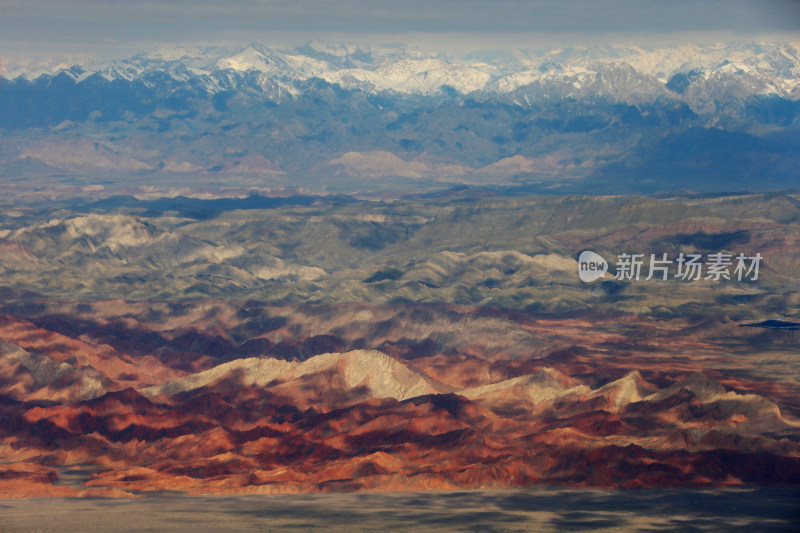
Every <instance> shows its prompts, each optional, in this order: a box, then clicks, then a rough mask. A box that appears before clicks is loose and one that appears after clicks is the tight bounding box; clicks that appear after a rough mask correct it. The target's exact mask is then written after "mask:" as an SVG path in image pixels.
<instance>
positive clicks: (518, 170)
mask: <svg viewBox="0 0 800 533" xmlns="http://www.w3.org/2000/svg"><path fill="white" fill-rule="evenodd" d="M799 49H800V44H798V43H794V44H792V43H777V44H763V43H762V44H756V43H744V44H735V45H722V44H719V45H709V46H697V45H684V46H676V47H666V48H655V49H643V48H639V47H625V46H604V47H593V48H592V47H590V48H564V49H561V48H559V49H551V50H544V51H530V50H522V51H515V52H483V53H472V54H466V55H464V56H462V57H451V56H446V55H443V54H430V53H424V52H420V51H417V50H413V49H409V48H405V47H401V46H394V47H369V46H366V45H344V44H335V45H331V44H323V43H316V42H312V43H308V44H306V45H304V46H301V47H299V48H296V49H292V50H286V49H276V48H269V47H266V46H263V45H260V44H257V43H253V44H250V45H247V46H243V47H240V48H164V49H158V50H154V51H150V52H146V53H140V54H137V55H134V56H132V57H129V58H127V59H124V60H119V61H114V62H112V63H109V64H102V65H86V66H77V65H76V66H73V67H71V68H68V69H63V70H58V71H56V72H41V70H36V69H28V68H26V67H25V66H24V65H17V66H14V67H12V69H11V70H9V71H7V72H5V73H4V74H3V76H4V77H3V79H2V84H1V85H0V131H2V135H3V139H4V142H3V143H2V147H0V176H2V180H3V181H4V182H6V183H9V182H10V183H13V182H14V181H15V180H16V179H17V178H18V177H20V176H27V177H41V176H65V175H66V176H70V177H72V178H75V179H77V180H78V181H80V182H82V183H83V182H84V181H85V182H86V183H98V177H101V176H102V177H103V179H105V180H111V181H112V182H113V181H115V180H116V179H117V178H125V179H126V182H127V180H128V178H130V177H132V176H135V177H137V179H138V180H140V181H141V182H142V183H147V184H156V185H157V184H160V183H163V181H164V179H169V180H170V182H171V183H174V182H175V181H176V180H177V181H180V180H183V179H187V180H195V181H196V179H197V177H198V176H200V177H201V178H202V179H203V180H204V181H209V180H210V181H214V180H216V179H223V180H230V179H234V178H235V179H238V182H237V183H238V184H248V185H253V186H304V187H308V188H310V189H312V190H318V191H319V190H336V191H344V192H354V191H365V190H378V189H386V188H389V189H406V188H413V189H426V188H441V187H442V186H443V185H450V184H453V183H459V184H465V183H466V184H481V185H497V186H519V187H524V188H528V189H531V190H545V191H566V192H576V191H588V192H624V193H627V192H638V193H641V192H645V193H651V192H655V191H660V190H674V189H677V188H681V187H685V188H690V189H694V190H700V191H703V192H719V191H722V190H728V191H729V190H743V189H748V190H753V189H762V188H772V189H774V188H787V187H791V186H793V185H794V184H796V183H797V179H798V177H800V174H799V173H798V170H797V169H798V168H800V165H799V164H798V163H799V162H800V161H798V159H800V156H799V155H798V154H800V141H798V139H800V135H798V134H797V129H798V125H799V124H800V119H798V116H799V115H800V52H798V50H799Z"/></svg>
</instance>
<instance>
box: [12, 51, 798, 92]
mask: <svg viewBox="0 0 800 533" xmlns="http://www.w3.org/2000/svg"><path fill="white" fill-rule="evenodd" d="M614 71H619V72H621V73H623V74H624V75H627V76H631V78H630V79H632V80H633V81H634V82H640V81H641V80H650V81H651V82H652V86H651V87H649V90H650V91H651V92H653V93H654V94H652V95H651V97H652V96H656V95H658V96H662V95H667V94H670V95H672V96H676V95H682V94H684V93H686V92H687V89H688V88H689V87H690V86H691V85H692V84H694V83H707V84H712V83H719V84H721V85H722V84H726V83H727V84H730V83H735V82H733V80H735V77H736V76H747V77H748V80H749V81H748V82H749V83H751V85H747V84H746V83H742V84H741V87H742V89H743V90H746V89H747V88H748V87H749V88H750V90H751V91H752V92H750V95H752V94H762V95H763V94H776V95H779V96H781V97H785V98H791V99H797V98H798V97H800V54H799V53H798V47H797V43H781V44H766V43H744V44H736V45H722V44H715V45H706V46H699V45H681V46H672V47H660V48H649V49H644V48H642V47H638V46H603V47H600V46H598V47H573V48H553V49H546V50H518V51H513V52H505V53H495V54H481V53H471V54H467V55H465V56H463V57H454V56H448V55H445V54H441V53H428V52H422V51H419V50H414V49H409V48H405V47H401V46H395V47H376V48H373V47H371V46H370V45H366V44H361V45H327V44H323V43H317V42H311V43H308V44H306V45H304V46H301V47H298V48H295V49H285V48H284V49H282V48H274V47H268V46H265V45H263V44H259V43H251V44H249V45H247V46H244V47H240V48H221V47H202V48H201V47H197V48H189V47H171V48H160V49H154V50H151V51H148V52H142V53H139V54H136V55H134V56H131V57H128V58H125V59H121V60H117V61H113V62H111V63H110V64H106V65H102V64H101V65H97V66H95V67H94V68H92V66H87V67H84V66H81V65H75V66H73V67H70V68H68V69H62V70H58V71H55V72H36V71H26V70H25V67H24V66H19V67H16V68H14V69H13V70H11V71H10V72H9V73H7V74H6V75H5V76H4V77H6V78H7V79H15V78H17V79H19V78H22V79H27V80H30V81H38V82H40V83H46V82H47V81H49V80H53V79H54V78H57V77H58V76H60V75H61V76H65V77H67V78H69V79H71V80H73V81H74V82H75V83H78V84H80V83H91V82H92V81H97V80H98V79H103V80H106V81H108V82H114V81H127V82H134V81H138V82H141V83H142V84H143V85H144V86H147V87H155V86H157V85H166V84H169V83H178V84H181V83H182V84H185V86H186V88H189V89H193V90H198V91H205V92H206V93H208V94H217V93H221V92H224V91H227V90H230V89H237V88H238V89H254V90H258V88H260V89H261V90H262V91H264V92H266V93H271V92H272V91H276V93H275V96H276V97H277V96H279V95H278V94H277V91H278V90H279V89H281V90H283V91H284V93H283V94H282V95H281V96H284V97H291V96H293V95H297V94H299V93H300V92H303V91H306V90H309V89H310V87H311V86H309V85H307V84H304V82H307V81H308V80H310V79H313V78H319V79H321V80H325V81H327V82H329V83H332V84H338V85H340V86H341V87H343V88H345V89H360V90H364V91H367V92H373V93H375V92H384V91H389V92H395V93H402V94H423V95H436V94H439V95H442V94H445V95H446V94H448V91H452V90H455V91H457V92H458V93H461V94H470V93H475V92H487V93H496V94H503V93H513V92H514V91H517V90H519V89H520V88H522V87H525V86H528V85H531V84H537V83H538V84H551V85H552V86H554V87H555V86H556V85H557V84H558V83H559V82H568V83H571V84H572V85H573V88H574V89H575V90H576V92H572V93H566V94H565V95H564V96H577V95H580V94H581V92H580V90H581V88H582V87H584V86H587V85H590V84H591V83H599V84H601V85H602V84H603V83H604V82H605V83H606V84H610V83H609V82H610V81H611V80H603V76H604V75H606V74H608V73H610V72H614ZM615 81H624V80H620V79H617V80H615ZM629 81H630V80H629ZM647 89H648V88H645V90H647ZM664 90H666V91H667V92H664ZM637 91H639V92H641V91H642V87H639V88H638V89H637ZM594 92H595V94H597V91H594ZM449 94H452V93H449Z"/></svg>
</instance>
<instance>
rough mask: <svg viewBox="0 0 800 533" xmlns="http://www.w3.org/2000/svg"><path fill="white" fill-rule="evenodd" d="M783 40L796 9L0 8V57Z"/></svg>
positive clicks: (674, 4)
mask: <svg viewBox="0 0 800 533" xmlns="http://www.w3.org/2000/svg"><path fill="white" fill-rule="evenodd" d="M787 35H788V36H790V37H791V36H798V37H796V39H797V40H800V0H557V1H550V0H528V1H523V0H495V1H477V0H438V1H437V0H433V1H422V0H405V1H402V2H386V1H380V0H372V1H365V0H335V1H334V0H281V1H273V0H227V1H224V2H220V1H212V0H174V1H163V0H161V1H155V0H0V59H3V57H6V58H8V57H10V56H20V55H26V54H29V53H32V52H35V53H40V54H41V53H45V54H59V53H60V54H66V53H72V54H79V53H84V54H89V55H117V54H121V53H127V52H130V51H134V50H139V49H143V48H149V47H152V46H154V45H159V44H170V43H176V44H237V43H247V42H250V41H259V42H263V43H265V44H300V43H302V42H305V41H308V40H311V39H323V40H345V41H351V42H352V41H363V42H405V43H409V44H417V45H420V46H421V47H424V48H430V47H436V46H440V47H442V48H450V49H457V48H459V47H461V48H464V47H471V48H497V47H506V46H513V47H516V46H519V45H532V46H535V45H547V44H549V43H552V44H554V45H562V44H570V43H580V44H588V43H592V42H603V43H608V42H611V41H614V42H620V43H636V42H642V41H652V40H654V39H655V40H660V41H662V42H668V41H671V42H674V41H687V40H695V41H697V40H698V39H704V40H706V41H711V40H728V39H740V38H752V37H754V38H765V37H770V36H775V37H776V39H784V38H786V36H787ZM781 36H783V37H781ZM793 40H795V39H793Z"/></svg>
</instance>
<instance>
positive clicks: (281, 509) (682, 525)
mask: <svg viewBox="0 0 800 533" xmlns="http://www.w3.org/2000/svg"><path fill="white" fill-rule="evenodd" d="M798 503H800V490H799V489H797V488H754V489H725V490H686V489H677V490H664V489H653V490H636V491H614V490H574V489H560V488H530V489H514V490H492V491H454V492H439V491H436V492H424V493H423V492H391V493H390V492H367V493H348V494H297V495H276V496H223V497H220V496H213V497H212V496H193V497H192V496H185V495H181V494H178V493H159V494H152V493H151V494H150V495H148V496H146V497H142V498H134V499H91V498H85V499H81V498H31V499H18V500H0V515H2V516H3V519H2V521H0V532H16V531H42V532H46V531H60V532H64V531H118V532H134V531H137V532H138V531H193V532H196V531H270V532H280V531H317V530H324V531H334V532H336V531H347V532H356V531H358V532H366V531H388V530H391V531H508V532H522V531H542V532H550V531H592V532H602V531H692V532H694V531H697V532H705V531H726V532H735V531H742V532H744V531H747V532H752V531H763V532H782V531H796V530H797V529H796V528H797V527H798V526H799V525H800V506H798Z"/></svg>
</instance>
